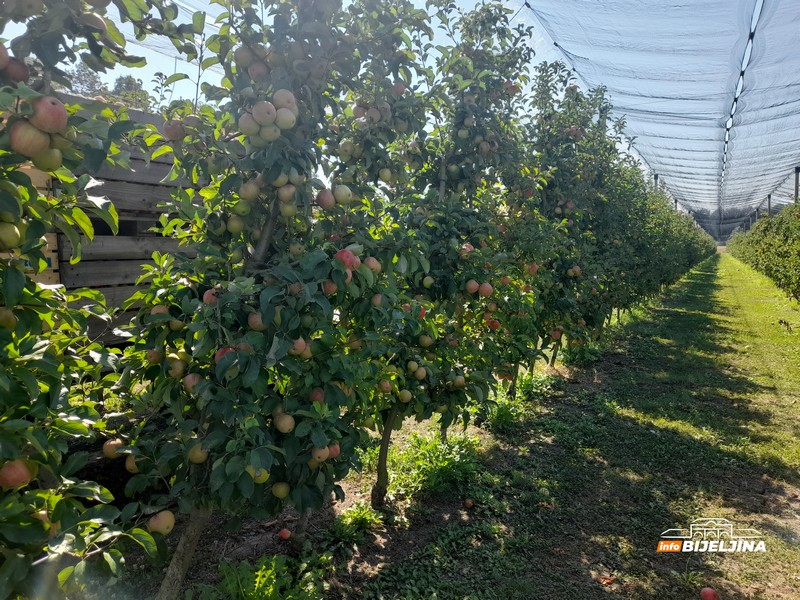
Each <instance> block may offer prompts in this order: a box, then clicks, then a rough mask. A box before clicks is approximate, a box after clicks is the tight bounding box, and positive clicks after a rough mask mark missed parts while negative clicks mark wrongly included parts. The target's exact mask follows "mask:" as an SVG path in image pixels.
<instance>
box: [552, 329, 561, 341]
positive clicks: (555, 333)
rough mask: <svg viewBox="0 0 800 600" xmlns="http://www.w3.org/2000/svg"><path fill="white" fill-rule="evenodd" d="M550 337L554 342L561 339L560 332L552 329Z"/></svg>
mask: <svg viewBox="0 0 800 600" xmlns="http://www.w3.org/2000/svg"><path fill="white" fill-rule="evenodd" d="M550 337H551V338H553V339H554V340H560V339H561V330H560V329H553V331H551V332H550Z"/></svg>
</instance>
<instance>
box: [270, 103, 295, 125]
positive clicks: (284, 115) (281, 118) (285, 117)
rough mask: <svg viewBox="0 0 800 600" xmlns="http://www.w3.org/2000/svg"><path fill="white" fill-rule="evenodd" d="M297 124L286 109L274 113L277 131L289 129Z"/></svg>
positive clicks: (293, 116)
mask: <svg viewBox="0 0 800 600" xmlns="http://www.w3.org/2000/svg"><path fill="white" fill-rule="evenodd" d="M296 123H297V117H296V116H295V114H294V113H293V112H292V111H291V110H290V109H288V108H279V109H278V111H277V112H276V113H275V125H277V127H278V129H291V128H292V127H294V126H295V124H296Z"/></svg>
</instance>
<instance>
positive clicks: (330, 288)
mask: <svg viewBox="0 0 800 600" xmlns="http://www.w3.org/2000/svg"><path fill="white" fill-rule="evenodd" d="M338 289H339V286H337V285H336V282H335V281H333V280H331V279H326V280H325V281H323V282H322V292H323V293H324V294H325V295H326V296H333V295H334V294H335V293H336V291H337V290H338Z"/></svg>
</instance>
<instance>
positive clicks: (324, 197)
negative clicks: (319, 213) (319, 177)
mask: <svg viewBox="0 0 800 600" xmlns="http://www.w3.org/2000/svg"><path fill="white" fill-rule="evenodd" d="M317 206H319V207H320V208H321V209H322V210H333V209H334V208H336V198H335V197H334V195H333V192H332V191H330V190H329V189H324V190H320V191H319V193H318V194H317Z"/></svg>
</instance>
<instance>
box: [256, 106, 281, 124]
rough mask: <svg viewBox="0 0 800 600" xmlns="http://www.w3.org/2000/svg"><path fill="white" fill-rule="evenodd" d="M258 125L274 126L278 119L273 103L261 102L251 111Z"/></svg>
mask: <svg viewBox="0 0 800 600" xmlns="http://www.w3.org/2000/svg"><path fill="white" fill-rule="evenodd" d="M250 110H251V113H252V115H253V119H255V121H256V123H258V124H259V125H272V124H273V123H274V122H275V119H276V118H277V110H276V109H275V106H274V105H273V104H272V102H268V101H267V100H260V101H258V102H256V103H255V104H254V105H253V108H252V109H250Z"/></svg>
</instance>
